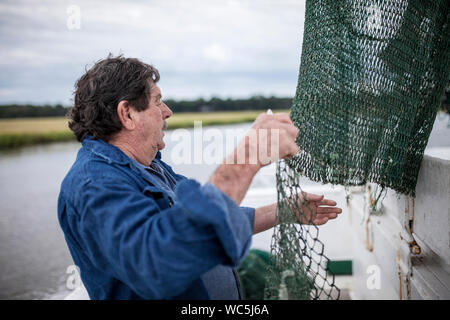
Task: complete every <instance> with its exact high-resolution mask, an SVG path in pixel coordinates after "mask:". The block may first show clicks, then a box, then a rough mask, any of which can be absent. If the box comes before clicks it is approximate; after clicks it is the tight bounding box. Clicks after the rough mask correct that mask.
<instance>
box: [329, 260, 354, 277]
mask: <svg viewBox="0 0 450 320" xmlns="http://www.w3.org/2000/svg"><path fill="white" fill-rule="evenodd" d="M327 271H328V273H331V274H334V275H352V274H353V267H352V261H351V260H330V261H328V264H327Z"/></svg>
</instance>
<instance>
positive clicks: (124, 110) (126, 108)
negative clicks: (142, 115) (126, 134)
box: [117, 100, 136, 130]
mask: <svg viewBox="0 0 450 320" xmlns="http://www.w3.org/2000/svg"><path fill="white" fill-rule="evenodd" d="M134 111H135V110H134V109H133V107H132V106H131V105H130V104H129V103H128V101H126V100H121V101H120V102H119V104H118V105H117V115H118V116H119V120H120V122H121V123H122V126H123V127H124V128H125V129H127V130H133V129H134V128H135V127H136V123H135V120H136V119H135V114H134V113H135V112H134Z"/></svg>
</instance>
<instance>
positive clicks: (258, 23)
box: [0, 0, 304, 104]
mask: <svg viewBox="0 0 450 320" xmlns="http://www.w3.org/2000/svg"><path fill="white" fill-rule="evenodd" d="M71 5H76V6H78V7H79V9H80V29H72V30H71V29H69V28H67V22H68V19H69V18H70V12H69V13H68V12H67V9H68V8H69V6H71ZM71 12H72V11H71ZM303 16H304V3H303V2H302V1H301V2H299V1H293V0H289V1H288V0H280V1H275V0H274V1H269V0H261V1H250V0H242V1H223V0H220V1H219V0H209V1H207V0H205V1H200V0H193V1H181V0H166V1H131V0H129V1H95V2H94V1H87V0H85V1H56V0H55V1H50V0H47V1H41V2H39V3H37V2H32V1H6V2H2V3H1V4H0V43H2V48H1V50H0V103H8V102H19V103H20V102H31V103H58V102H62V103H66V104H67V103H69V102H70V99H71V94H72V89H73V85H74V83H75V81H76V80H77V79H78V78H79V77H80V76H81V75H82V73H83V72H84V68H85V66H90V65H92V63H94V62H95V61H97V60H99V59H101V58H104V57H106V56H107V54H108V53H109V52H112V53H114V54H118V53H123V54H124V55H125V56H133V57H138V58H140V59H142V60H143V61H145V62H148V63H152V64H154V65H155V66H157V67H158V69H159V70H160V72H161V75H162V80H161V84H162V88H163V90H165V91H166V92H165V93H164V96H165V97H169V96H170V97H174V98H197V97H200V96H203V97H210V96H212V95H216V96H231V97H233V96H239V97H242V96H250V95H253V94H275V95H283V96H286V95H293V94H294V93H295V87H296V84H297V76H298V75H297V72H298V67H299V61H300V60H299V59H300V53H301V42H302V34H303V31H302V28H303ZM5 92H7V93H8V94H5ZM14 92H16V93H17V94H14Z"/></svg>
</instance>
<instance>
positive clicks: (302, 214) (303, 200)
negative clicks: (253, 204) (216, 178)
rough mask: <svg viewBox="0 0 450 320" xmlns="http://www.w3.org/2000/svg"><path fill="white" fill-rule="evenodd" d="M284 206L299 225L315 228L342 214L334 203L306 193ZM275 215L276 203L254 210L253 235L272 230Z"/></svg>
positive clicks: (295, 197) (294, 197)
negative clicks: (295, 216)
mask: <svg viewBox="0 0 450 320" xmlns="http://www.w3.org/2000/svg"><path fill="white" fill-rule="evenodd" d="M294 204H295V205H294ZM286 205H289V207H291V210H293V211H296V213H297V218H298V222H299V223H302V224H315V225H317V226H320V225H323V224H325V223H326V222H327V221H328V220H330V219H335V218H336V217H337V216H338V214H340V213H341V212H342V209H341V208H337V207H336V201H333V200H329V199H324V196H323V195H316V194H312V193H306V192H303V193H299V194H298V195H296V196H293V197H291V198H290V199H289V202H288V203H286ZM276 215H277V203H272V204H269V205H268V206H263V207H259V208H256V209H255V222H254V225H253V234H256V233H259V232H262V231H266V230H268V229H270V228H272V227H273V226H274V225H275V219H276Z"/></svg>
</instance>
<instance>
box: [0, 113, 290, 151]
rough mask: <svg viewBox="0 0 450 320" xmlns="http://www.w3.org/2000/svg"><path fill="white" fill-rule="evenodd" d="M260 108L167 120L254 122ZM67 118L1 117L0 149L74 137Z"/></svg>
mask: <svg viewBox="0 0 450 320" xmlns="http://www.w3.org/2000/svg"><path fill="white" fill-rule="evenodd" d="M261 112H264V111H231V112H204V113H198V112H195V113H175V114H174V115H173V116H172V117H171V118H169V119H168V120H167V123H168V125H169V128H168V129H169V130H171V129H179V128H193V127H194V121H202V126H203V127H206V126H212V125H228V124H237V123H244V122H252V121H254V120H255V119H256V117H257V116H258V115H259V114H260V113H261ZM277 112H278V111H277ZM283 112H288V111H287V110H283ZM67 121H68V120H67V118H65V117H57V118H21V119H0V149H12V148H18V147H22V146H27V145H34V144H41V143H48V142H58V141H69V140H74V139H75V137H74V135H73V134H72V132H71V131H70V130H69V128H68V126H67Z"/></svg>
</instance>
